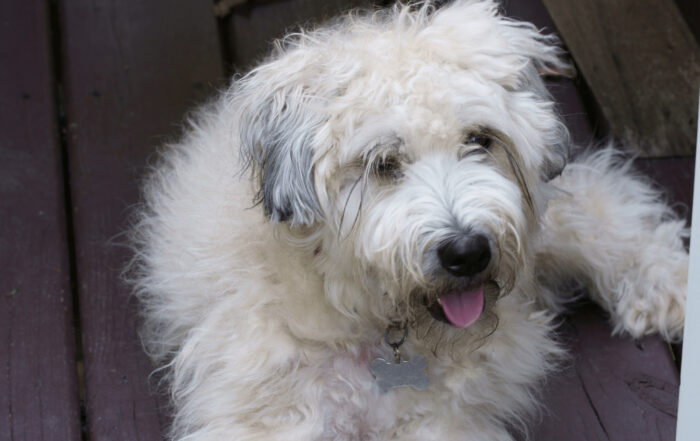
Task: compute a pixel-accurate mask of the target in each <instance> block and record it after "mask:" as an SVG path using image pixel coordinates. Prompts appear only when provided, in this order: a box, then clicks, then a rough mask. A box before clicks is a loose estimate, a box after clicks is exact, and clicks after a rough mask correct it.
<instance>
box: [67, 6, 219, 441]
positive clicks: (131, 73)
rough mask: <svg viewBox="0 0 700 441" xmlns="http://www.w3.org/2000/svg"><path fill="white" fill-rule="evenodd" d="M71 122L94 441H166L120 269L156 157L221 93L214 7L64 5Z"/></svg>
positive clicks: (164, 421)
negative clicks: (207, 99) (202, 104)
mask: <svg viewBox="0 0 700 441" xmlns="http://www.w3.org/2000/svg"><path fill="white" fill-rule="evenodd" d="M60 12H61V23H62V32H63V41H64V48H65V54H66V55H65V56H66V58H65V63H64V65H65V72H64V77H65V81H66V113H67V119H68V123H69V124H68V146H69V157H70V172H71V187H72V196H73V201H74V207H73V216H74V220H75V231H76V234H75V236H76V237H75V246H76V258H77V273H78V281H79V284H78V290H79V296H80V311H81V317H82V327H83V347H84V360H85V381H86V401H87V430H88V437H89V439H90V440H91V441H100V440H110V441H115V440H130V441H131V440H137V439H138V440H159V439H161V432H162V430H163V428H164V426H166V425H167V422H168V419H167V412H165V411H164V410H163V407H162V406H163V405H164V404H165V402H166V400H164V399H163V397H157V396H156V395H155V394H153V393H152V391H153V389H154V388H155V384H153V383H148V378H149V374H150V372H151V371H152V370H153V366H151V364H150V362H149V361H148V360H147V357H146V356H145V355H144V353H143V350H142V348H141V345H140V343H139V340H138V337H137V332H136V329H135V327H136V324H135V321H136V311H135V310H136V305H135V301H134V300H133V299H132V298H131V297H130V293H129V288H128V287H126V286H125V285H124V284H123V283H122V282H121V279H120V271H121V270H122V268H123V267H124V265H125V262H126V260H127V259H128V257H129V252H128V251H127V250H126V249H125V248H124V247H120V246H118V245H115V243H116V244H118V243H119V242H123V241H124V239H123V238H120V236H119V235H120V233H122V232H123V231H124V229H125V228H126V218H127V217H128V213H129V208H130V206H131V205H133V204H134V203H135V202H137V200H138V189H137V186H138V177H139V175H140V174H141V173H142V172H143V171H144V170H143V169H144V168H145V165H146V161H147V157H148V156H149V155H151V154H152V153H153V151H154V147H155V146H156V145H157V144H161V143H163V141H164V139H165V136H166V135H172V134H173V132H176V131H177V129H176V127H177V123H178V122H179V121H181V119H182V117H183V114H184V112H185V111H186V110H187V109H188V108H190V107H192V106H193V105H194V104H195V103H197V102H199V101H201V100H202V99H203V97H204V96H206V95H207V94H208V93H209V92H211V86H218V85H220V80H221V78H222V65H221V58H220V50H219V43H218V38H217V29H216V22H215V19H214V17H213V12H212V3H211V2H202V1H199V0H188V1H181V2H178V3H177V5H176V6H175V5H174V4H173V3H172V2H170V1H169V0H151V1H142V2H119V3H110V2H106V3H105V2H98V3H95V2H92V1H89V0H71V1H63V2H61V4H60Z"/></svg>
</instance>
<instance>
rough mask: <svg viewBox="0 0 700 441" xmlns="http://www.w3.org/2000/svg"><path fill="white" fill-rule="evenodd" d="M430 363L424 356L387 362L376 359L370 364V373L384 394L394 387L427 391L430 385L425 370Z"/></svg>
mask: <svg viewBox="0 0 700 441" xmlns="http://www.w3.org/2000/svg"><path fill="white" fill-rule="evenodd" d="M426 366H428V362H427V361H426V360H425V357H423V356H422V355H414V356H413V357H412V358H411V359H410V360H401V359H400V358H399V359H398V360H395V361H387V360H385V359H383V358H381V357H380V358H375V359H374V360H372V363H371V364H370V371H372V375H374V378H375V379H376V380H377V385H378V386H379V390H380V391H381V392H382V393H383V394H384V393H387V392H389V390H391V389H392V388H394V387H401V386H411V387H413V388H414V389H417V390H424V389H427V388H428V386H429V385H430V380H429V379H428V375H427V374H426V373H425V368H426Z"/></svg>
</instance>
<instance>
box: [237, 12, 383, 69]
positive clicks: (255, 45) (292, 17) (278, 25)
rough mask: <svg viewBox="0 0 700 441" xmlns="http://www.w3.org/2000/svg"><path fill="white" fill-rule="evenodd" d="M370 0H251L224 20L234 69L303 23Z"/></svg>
mask: <svg viewBox="0 0 700 441" xmlns="http://www.w3.org/2000/svg"><path fill="white" fill-rule="evenodd" d="M372 3H375V4H377V3H381V2H379V1H375V2H372V1H370V0H276V1H249V2H246V3H245V4H242V5H238V6H236V7H235V8H233V9H232V10H231V15H229V16H228V17H227V18H226V19H225V20H224V25H225V28H226V31H225V33H226V35H227V39H228V49H229V52H230V60H231V62H232V63H233V69H234V70H236V71H246V70H248V69H250V68H251V67H252V66H253V65H254V64H255V63H256V62H257V61H260V60H261V59H262V58H263V57H264V56H265V55H267V54H268V53H269V52H270V50H271V49H272V42H273V41H274V40H275V39H276V38H281V37H283V36H284V35H285V34H286V33H287V31H296V30H298V29H299V26H300V25H304V27H308V26H310V25H312V24H314V23H316V24H318V23H322V22H323V21H324V20H327V19H329V18H332V17H335V16H336V15H338V14H339V13H341V12H342V11H345V10H348V9H351V8H357V7H370V6H371V4H372Z"/></svg>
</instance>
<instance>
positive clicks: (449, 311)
mask: <svg viewBox="0 0 700 441" xmlns="http://www.w3.org/2000/svg"><path fill="white" fill-rule="evenodd" d="M440 303H441V304H442V310H443V311H445V315H446V316H447V318H448V319H449V320H450V323H452V324H453V325H455V326H457V327H459V328H468V327H470V326H471V325H473V324H474V323H476V321H477V320H479V317H481V313H482V311H483V310H484V286H483V285H482V286H479V287H478V288H476V289H474V290H473V291H452V292H449V293H447V294H445V295H444V296H442V297H440Z"/></svg>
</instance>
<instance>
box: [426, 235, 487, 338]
mask: <svg viewBox="0 0 700 441" xmlns="http://www.w3.org/2000/svg"><path fill="white" fill-rule="evenodd" d="M437 254H438V258H439V260H440V265H441V266H442V268H443V269H444V270H445V271H447V272H448V273H449V274H450V275H451V276H453V277H455V278H457V279H459V280H463V281H464V283H463V284H461V286H460V288H458V289H452V290H449V291H446V292H444V293H442V294H440V295H439V296H438V298H437V301H435V302H434V303H433V304H432V305H428V311H430V313H431V315H432V316H433V317H434V318H436V319H438V320H441V321H446V322H448V323H450V324H452V325H454V326H457V327H459V328H468V327H470V326H472V325H473V324H474V323H476V322H477V321H478V320H479V318H480V317H481V315H482V313H483V311H484V303H485V302H484V288H485V283H484V282H483V280H482V279H483V277H480V276H482V274H483V273H484V272H485V270H486V269H487V268H488V266H489V263H490V262H491V246H490V243H489V240H488V238H487V237H486V236H484V235H483V234H478V233H472V234H466V235H462V236H458V237H455V238H452V239H450V240H448V241H445V242H443V243H442V244H441V245H440V246H439V247H438V250H437Z"/></svg>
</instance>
